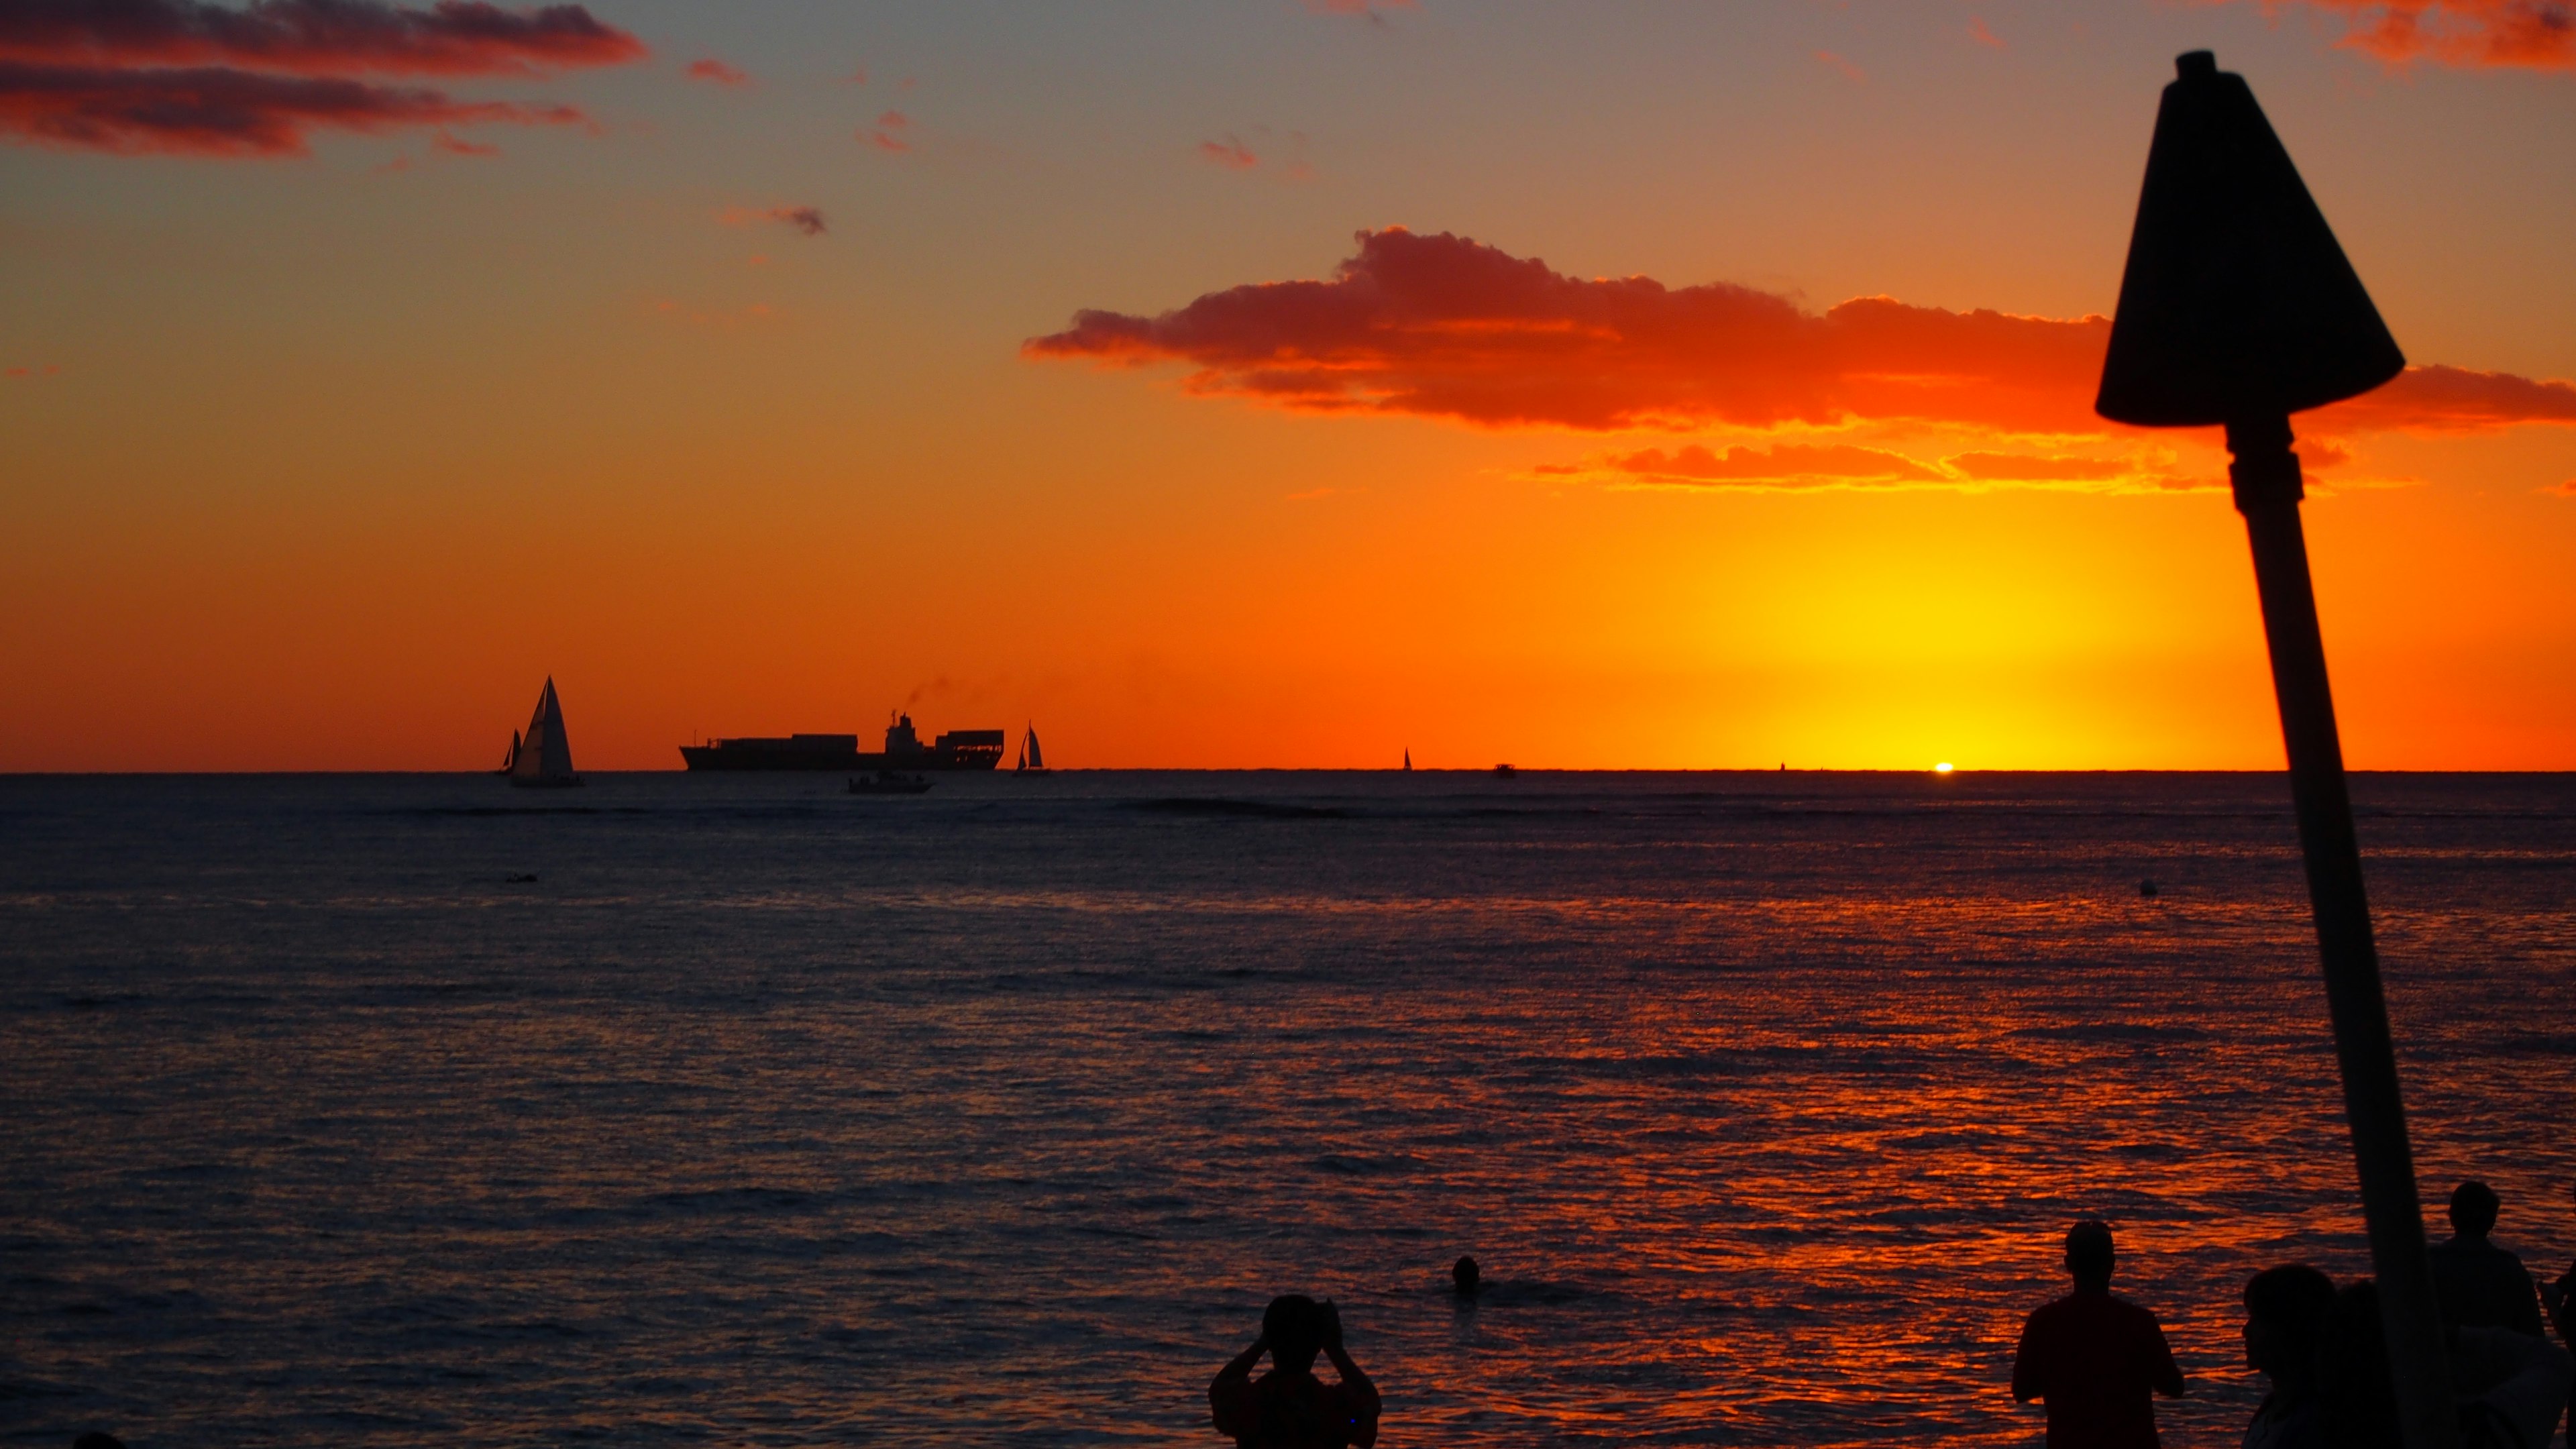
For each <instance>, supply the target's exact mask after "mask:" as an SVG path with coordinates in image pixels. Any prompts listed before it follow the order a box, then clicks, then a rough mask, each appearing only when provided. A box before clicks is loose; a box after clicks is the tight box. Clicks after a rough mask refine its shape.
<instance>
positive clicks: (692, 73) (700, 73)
mask: <svg viewBox="0 0 2576 1449" xmlns="http://www.w3.org/2000/svg"><path fill="white" fill-rule="evenodd" d="M683 74H685V75H687V76H688V78H689V79H691V80H702V81H713V82H714V83H715V84H717V85H720V86H747V85H749V84H751V77H750V76H749V75H748V74H746V73H744V72H742V71H739V70H736V69H734V68H733V67H732V66H729V65H727V64H725V63H724V62H723V61H720V60H718V59H716V58H715V57H714V56H711V55H710V56H707V57H705V58H703V59H699V60H693V61H690V62H689V68H688V69H687V70H686V71H685V72H683Z"/></svg>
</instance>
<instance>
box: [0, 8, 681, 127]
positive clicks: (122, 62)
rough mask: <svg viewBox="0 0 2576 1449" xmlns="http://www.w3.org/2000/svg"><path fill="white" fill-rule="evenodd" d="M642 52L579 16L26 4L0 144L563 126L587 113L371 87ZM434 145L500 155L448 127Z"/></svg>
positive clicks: (9, 55)
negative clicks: (402, 79)
mask: <svg viewBox="0 0 2576 1449" xmlns="http://www.w3.org/2000/svg"><path fill="white" fill-rule="evenodd" d="M645 54H646V50H645V47H644V44H643V42H641V41H639V40H637V39H636V38H635V37H634V36H632V35H629V34H627V33H626V32H625V31H622V30H618V29H616V28H614V27H612V26H609V25H605V24H602V23H601V22H600V21H598V20H596V19H594V18H593V17H592V16H591V15H590V13H589V11H588V10H586V9H584V8H583V7H581V6H579V5H549V6H545V7H543V8H539V9H504V8H502V7H500V6H496V5H490V4H484V3H479V0H438V3H436V4H433V5H431V6H430V7H428V8H426V9H421V8H415V7H409V6H402V5H392V4H386V3H382V0H254V3H252V4H250V5H247V6H244V7H241V8H239V9H234V8H229V7H225V6H219V5H211V4H204V3H199V0H20V3H15V4H0V136H6V137H7V138H8V139H11V140H14V141H18V142H20V143H24V144H34V145H41V146H52V147H62V148H71V149H81V150H94V151H106V152H112V153H121V154H139V153H156V152H157V153H165V154H180V155H196V156H294V155H302V154H304V153H305V152H307V151H308V150H309V149H310V147H309V138H310V136H311V134H312V133H313V132H315V131H317V130H325V129H329V130H342V131H355V132H361V133H380V132H387V131H395V130H402V129H408V128H445V127H453V126H465V125H485V124H512V125H561V124H568V123H575V122H580V121H582V120H584V119H585V118H584V117H583V116H582V115H581V113H580V112H578V111H576V110H574V109H572V108H571V107H569V106H559V105H543V104H520V103H509V102H497V101H475V100H463V99H458V98H456V97H453V96H451V95H449V94H448V93H446V92H445V91H442V90H434V89H428V88H424V87H419V86H392V85H383V84H378V83H376V82H374V81H371V80H364V79H360V77H364V76H441V77H451V76H503V77H525V76H531V75H537V74H542V73H546V72H552V71H557V70H564V69H570V68H574V67H581V66H598V65H618V64H623V63H625V62H628V61H632V60H636V59H640V58H641V57H643V56H644V55H645ZM431 144H432V145H433V146H434V147H437V148H438V149H440V150H445V151H449V152H452V153H456V154H467V155H491V154H497V148H495V147H489V146H481V145H477V144H475V143H472V142H468V141H465V140H463V139H461V138H459V137H457V136H455V135H453V134H452V133H449V132H446V131H444V130H442V131H441V133H440V135H439V137H437V138H435V139H433V141H432V143H431Z"/></svg>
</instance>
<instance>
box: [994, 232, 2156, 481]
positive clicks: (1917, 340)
mask: <svg viewBox="0 0 2576 1449" xmlns="http://www.w3.org/2000/svg"><path fill="white" fill-rule="evenodd" d="M1359 248H1360V249H1359V254H1358V255H1357V256H1354V257H1352V258H1351V259H1350V260H1348V261H1346V262H1344V263H1342V265H1341V266H1340V267H1339V268H1338V269H1336V271H1335V273H1334V276H1333V278H1332V279H1331V280H1329V281H1299V282H1264V283H1256V284H1253V285H1249V286H1241V287H1234V288H1230V289H1228V290H1226V291H1222V292H1211V293H1209V294H1208V295H1206V296H1203V297H1201V298H1199V299H1198V300H1197V301H1194V302H1192V303H1190V304H1189V305H1188V306H1186V307H1182V308H1180V309H1178V310H1177V311H1172V312H1166V313H1164V314H1162V315H1161V316H1159V317H1150V318H1149V317H1137V316H1130V315H1127V314H1123V313H1116V312H1103V311H1084V312H1081V313H1078V314H1076V315H1075V317H1074V321H1073V326H1072V327H1070V328H1069V329H1067V330H1065V331H1063V332H1058V333H1055V334H1053V335H1051V336H1046V337H1038V338H1032V339H1031V340H1030V341H1029V342H1028V343H1027V344H1026V345H1025V348H1024V350H1025V352H1026V354H1027V355H1028V356H1030V357H1033V358H1088V359H1091V360H1093V361H1096V362H1101V363H1106V364H1112V365H1139V364H1146V363H1154V362H1163V361H1177V362H1182V363H1187V364H1190V365H1193V366H1194V367H1195V368H1196V369H1197V370H1196V371H1195V372H1194V373H1193V374H1192V375H1191V376H1190V378H1189V380H1188V386H1189V387H1190V389H1191V390H1192V391H1194V392H1198V393H1202V394H1211V395H1218V394H1222V395H1234V396H1241V397H1247V398H1252V399H1255V400H1258V401H1262V402H1267V403H1273V404H1277V405H1281V406H1286V407H1291V408H1299V409H1306V410H1314V411H1374V412H1391V413H1413V414H1422V415H1428V416H1434V417H1446V418H1454V419H1457V420H1460V421H1464V422H1469V423H1476V424H1482V425H1486V426H1497V427H1506V426H1515V425H1552V426H1558V427H1569V428H1581V429H1596V430H1607V429H1616V428H1630V427H1640V426H1648V425H1679V426H1695V425H1701V424H1713V423H1722V424H1732V425H1737V426H1747V427H1768V426H1772V425H1775V424H1781V423H1790V422H1798V423H1809V424H1817V425H1824V424H1832V423H1837V422H1841V421H1844V420H1846V419H1849V418H1854V417H1862V418H1906V417H1911V418H1925V419H1937V420H1941V421H1959V422H1972V423H1977V424H1982V425H1988V426H1997V427H2011V428H2018V429H2027V430H2032V431H2059V432H2093V431H2097V430H2098V429H2099V427H2100V423H2099V421H2098V420H2097V419H2095V418H2094V417H2093V415H2092V411H2091V387H2092V381H2093V378H2094V377H2095V376H2097V375H2098V373H2099V371H2100V366H2101V358H2102V351H2103V348H2104V346H2105V344H2106V341H2107V339H2108V337H2109V333H2110V323H2109V322H2108V321H2106V320H2105V319H2103V318H2099V317H2088V318H2082V319H2079V320H2076V321H2057V320H2052V319H2049V318H2040V317H2015V316H2008V315H2006V314H2003V313H2000V312H1969V313H1960V312H1948V311H1944V310H1941V309H1939V308H1930V307H1912V306H1908V305H1906V304H1904V303H1901V302H1898V301H1895V300H1893V299H1891V298H1885V297H1865V298H1859V299H1856V300H1853V301H1849V302H1845V303H1843V304H1842V305H1840V306H1838V307H1835V308H1833V309H1832V310H1830V311H1828V312H1826V313H1825V314H1823V315H1822V316H1818V315H1815V314H1813V313H1809V312H1805V311H1802V310H1801V309H1800V308H1799V307H1798V306H1797V304H1796V303H1794V302H1792V301H1790V300H1789V299H1788V298H1785V297H1781V296H1776V295H1774V294H1772V293H1769V292H1761V291H1756V290H1754V289H1752V288H1749V287H1739V286H1733V285H1730V284H1727V283H1723V282H1718V283H1709V284H1705V285H1701V286H1695V287H1682V288H1668V287H1666V286H1664V285H1663V284H1662V283H1660V282H1657V281H1655V280H1653V279H1652V278H1648V277H1621V278H1608V279H1596V280H1588V281H1587V280H1582V279H1578V278H1574V277H1567V276H1563V275H1560V274H1559V273H1557V272H1554V271H1551V270H1550V269H1549V268H1548V266H1547V264H1546V263H1544V262H1541V261H1538V260H1535V259H1525V258H1519V257H1513V256H1510V255H1507V254H1505V253H1504V252H1501V251H1499V250H1497V249H1495V248H1493V247H1489V246H1484V245H1482V244H1480V243H1477V242H1474V241H1470V240H1468V239H1466V238H1463V237H1457V236H1452V235H1449V234H1447V233H1440V234H1436V235H1418V234H1416V233H1413V232H1410V231H1406V230H1404V229H1403V228H1401V227H1395V228H1389V229H1387V230H1385V231H1376V232H1362V233H1360V234H1359Z"/></svg>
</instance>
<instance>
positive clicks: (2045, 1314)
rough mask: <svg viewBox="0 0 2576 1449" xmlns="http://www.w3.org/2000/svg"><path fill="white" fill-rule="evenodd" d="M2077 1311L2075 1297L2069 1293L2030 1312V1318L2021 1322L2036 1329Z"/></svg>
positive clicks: (2052, 1299)
mask: <svg viewBox="0 0 2576 1449" xmlns="http://www.w3.org/2000/svg"><path fill="white" fill-rule="evenodd" d="M2077 1311H2078V1307H2077V1302H2076V1298H2075V1295H2074V1294H2072V1293H2069V1294H2067V1295H2066V1296H2065V1297H2063V1298H2051V1299H2050V1300H2048V1301H2047V1302H2046V1303H2043V1304H2041V1305H2039V1306H2038V1307H2037V1308H2034V1309H2032V1310H2031V1311H2030V1317H2029V1318H2027V1319H2025V1320H2023V1321H2024V1322H2025V1323H2027V1324H2029V1325H2030V1326H2031V1327H2033V1328H2037V1327H2039V1326H2041V1325H2042V1324H2047V1323H2054V1322H2056V1321H2057V1320H2059V1319H2061V1318H2064V1317H2066V1316H2067V1315H2068V1314H2070V1313H2074V1312H2077Z"/></svg>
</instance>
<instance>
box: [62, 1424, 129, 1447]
mask: <svg viewBox="0 0 2576 1449" xmlns="http://www.w3.org/2000/svg"><path fill="white" fill-rule="evenodd" d="M72 1449H125V1441H124V1440H122V1439H119V1438H117V1437H116V1436H115V1435H114V1434H102V1433H100V1432H99V1431H98V1430H96V1429H92V1430H91V1431H89V1432H88V1433H86V1434H83V1435H82V1436H80V1437H79V1438H77V1439H74V1440H73V1441H72Z"/></svg>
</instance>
